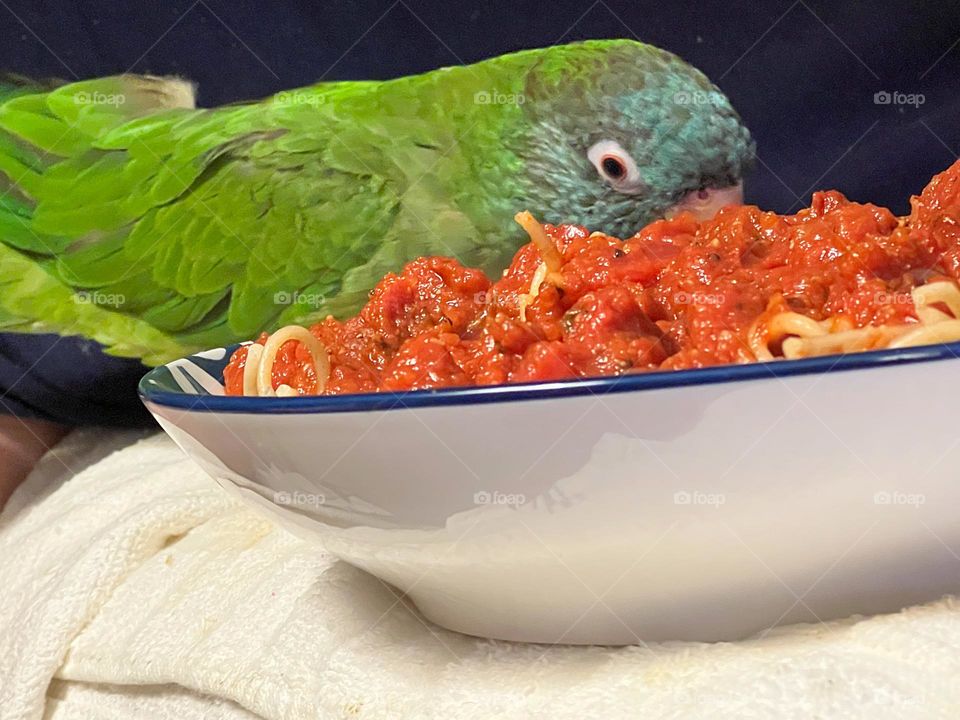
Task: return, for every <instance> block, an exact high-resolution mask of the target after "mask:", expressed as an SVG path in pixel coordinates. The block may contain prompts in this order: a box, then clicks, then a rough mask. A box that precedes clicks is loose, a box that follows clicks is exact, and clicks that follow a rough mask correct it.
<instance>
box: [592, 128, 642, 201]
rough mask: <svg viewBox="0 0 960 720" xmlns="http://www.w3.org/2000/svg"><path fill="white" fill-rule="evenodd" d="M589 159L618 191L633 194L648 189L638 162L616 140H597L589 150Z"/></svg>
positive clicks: (601, 175)
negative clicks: (638, 167) (641, 175)
mask: <svg viewBox="0 0 960 720" xmlns="http://www.w3.org/2000/svg"><path fill="white" fill-rule="evenodd" d="M587 159H589V160H590V162H592V163H593V166H594V167H595V168H596V169H597V173H599V175H600V177H602V178H603V179H604V180H606V181H607V182H608V183H609V184H610V187H612V188H613V189H614V190H616V191H617V192H622V193H625V194H627V195H633V194H636V193H641V192H643V191H644V190H645V189H646V185H645V184H644V182H643V178H642V177H640V171H639V170H638V169H637V164H636V163H635V162H634V161H633V158H632V157H630V153H628V152H627V151H626V150H624V149H623V147H621V145H620V143H618V142H617V141H616V140H600V141H598V142H595V143H594V144H593V145H591V146H590V149H589V150H587ZM618 168H619V170H617V169H618Z"/></svg>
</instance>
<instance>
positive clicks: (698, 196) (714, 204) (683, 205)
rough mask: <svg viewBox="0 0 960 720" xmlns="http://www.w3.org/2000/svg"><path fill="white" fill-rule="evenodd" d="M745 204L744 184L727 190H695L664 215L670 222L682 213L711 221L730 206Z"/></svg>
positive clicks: (738, 184)
mask: <svg viewBox="0 0 960 720" xmlns="http://www.w3.org/2000/svg"><path fill="white" fill-rule="evenodd" d="M742 204H743V183H742V182H741V183H737V184H736V185H731V186H730V187H725V188H704V189H702V190H693V191H691V192H688V193H687V194H686V195H684V196H683V199H682V200H680V202H678V203H677V204H676V205H674V206H673V207H672V208H670V209H669V210H667V212H666V213H664V217H666V218H667V219H668V220H669V219H670V218H672V217H674V216H676V215H679V214H680V213H682V212H689V213H693V215H694V216H695V217H696V218H697V220H700V221H703V220H710V219H711V218H712V217H713V216H714V215H716V214H717V213H718V212H719V211H720V210H721V209H722V208H725V207H727V206H728V205H742Z"/></svg>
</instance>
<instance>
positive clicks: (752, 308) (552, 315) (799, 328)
mask: <svg viewBox="0 0 960 720" xmlns="http://www.w3.org/2000/svg"><path fill="white" fill-rule="evenodd" d="M911 206H912V211H911V213H910V215H908V216H906V217H902V218H898V217H896V216H895V215H893V213H891V212H890V211H888V210H885V209H883V208H879V207H876V206H873V205H864V204H859V203H854V202H850V201H848V200H847V199H846V198H844V197H843V196H842V195H841V194H840V193H837V192H834V191H829V192H819V193H815V194H814V196H813V198H812V201H811V205H810V207H809V208H806V209H804V210H802V211H800V212H799V213H797V214H795V215H777V214H774V213H769V212H763V211H761V210H759V209H758V208H756V207H750V206H743V207H734V208H727V209H725V210H723V211H721V212H720V213H719V214H718V215H717V217H715V218H714V219H713V220H710V221H707V222H702V223H698V222H697V221H696V220H695V219H694V218H693V216H691V215H687V214H680V215H677V216H676V217H672V218H670V219H669V220H659V221H657V222H654V223H652V224H650V225H648V226H647V227H645V228H643V229H642V230H640V232H638V233H637V234H636V235H635V236H633V237H631V238H628V239H626V240H619V239H617V238H614V237H611V236H609V235H605V234H603V233H596V232H595V233H592V234H591V233H589V232H588V231H587V230H586V229H585V228H582V227H579V226H576V225H560V226H552V225H542V224H541V223H539V222H538V221H537V220H536V219H535V218H534V217H533V216H532V215H531V214H530V213H528V212H522V213H518V214H517V216H516V218H515V219H516V221H517V223H518V224H520V225H521V227H523V229H524V230H525V231H526V233H527V234H528V235H529V238H530V242H529V243H528V244H527V245H524V246H523V247H522V248H520V250H519V251H518V252H517V254H516V255H515V257H514V259H513V262H512V263H511V265H510V266H509V267H508V268H507V269H506V270H505V271H504V273H503V275H502V277H500V278H498V279H496V281H495V282H494V281H491V280H490V279H488V278H487V277H486V276H485V275H484V274H483V273H482V272H481V271H479V270H476V269H472V268H467V267H464V266H462V265H460V264H459V263H458V262H457V261H456V260H453V259H451V258H443V257H425V258H420V259H418V260H415V261H414V262H412V263H410V264H409V265H407V266H406V267H405V268H404V269H403V270H402V271H401V272H400V273H397V274H394V273H390V274H388V275H387V276H386V277H384V278H383V279H382V280H381V281H380V282H379V283H378V284H377V286H376V287H375V288H374V289H373V290H372V291H371V293H370V299H369V301H368V302H367V304H366V306H365V307H364V308H363V309H362V311H361V312H360V313H359V314H358V315H356V316H355V317H352V318H348V319H346V320H342V321H341V320H337V319H334V318H332V317H331V318H327V319H326V320H324V321H323V322H321V323H318V324H316V325H313V326H312V327H310V328H309V329H307V328H303V327H300V326H296V325H291V326H287V327H284V328H281V329H280V330H277V331H276V332H274V333H272V334H270V335H266V334H264V335H263V336H261V337H260V338H259V339H258V340H257V341H256V343H253V344H249V345H245V346H242V347H241V348H239V349H238V350H237V351H236V352H235V353H234V354H233V355H232V357H231V359H230V362H229V363H228V365H227V367H226V369H225V371H224V380H225V386H226V392H227V393H228V394H231V395H241V394H242V395H258V396H276V397H286V396H292V395H303V394H343V393H353V392H379V391H397V390H409V389H418V388H436V387H449V386H454V385H471V384H476V385H491V384H498V383H506V382H526V381H535V380H553V379H559V378H575V377H586V376H593V375H620V374H624V373H635V372H649V371H652V370H677V369H683V368H692V367H705V366H710V365H719V364H728V363H745V362H758V361H760V362H773V361H779V360H791V359H798V358H807V357H815V356H821V355H833V354H843V353H850V352H862V351H869V350H876V349H879V348H901V347H912V346H916V345H926V344H933V343H946V342H955V341H960V284H958V281H960V162H958V163H956V164H955V165H954V166H953V167H951V168H950V169H949V170H947V171H946V172H944V173H941V174H940V175H938V176H937V177H935V178H934V179H933V180H932V181H931V182H930V184H929V185H928V186H927V188H926V189H924V191H923V192H922V193H921V194H920V195H919V196H916V197H914V198H912V200H911Z"/></svg>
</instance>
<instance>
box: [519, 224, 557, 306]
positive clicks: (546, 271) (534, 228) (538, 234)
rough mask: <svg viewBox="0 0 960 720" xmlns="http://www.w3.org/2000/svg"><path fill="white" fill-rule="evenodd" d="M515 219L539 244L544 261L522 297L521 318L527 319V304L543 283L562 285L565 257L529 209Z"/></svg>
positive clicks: (534, 242)
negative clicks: (561, 272) (562, 268)
mask: <svg viewBox="0 0 960 720" xmlns="http://www.w3.org/2000/svg"><path fill="white" fill-rule="evenodd" d="M513 219H514V220H516V221H517V224H519V225H520V227H522V228H523V229H524V230H525V231H526V233H527V235H529V236H530V240H531V242H533V244H534V245H536V246H537V250H538V251H539V252H540V257H542V258H543V262H542V263H540V265H538V266H537V269H536V271H535V272H534V273H533V277H532V278H531V281H530V290H529V291H527V294H526V295H523V296H522V297H521V298H520V306H519V307H520V319H521V320H523V321H526V319H527V306H528V305H529V304H530V303H532V302H533V301H534V300H535V299H536V297H537V295H539V294H540V287H541V286H542V285H543V283H544V282H546V281H547V280H549V281H550V282H551V283H553V284H554V285H556V286H558V287H559V286H560V285H561V283H562V280H563V278H562V277H561V275H560V268H561V267H563V257H562V256H561V255H560V251H559V250H557V248H556V246H555V245H554V244H553V243H552V242H550V238H548V237H547V233H546V232H544V230H543V225H541V224H540V222H539V221H538V220H537V219H536V218H535V217H534V216H533V215H531V214H530V212H528V211H527V210H524V211H523V212H518V213H517V214H516V215H515V216H514V218H513Z"/></svg>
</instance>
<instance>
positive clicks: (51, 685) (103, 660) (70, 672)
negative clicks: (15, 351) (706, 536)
mask: <svg viewBox="0 0 960 720" xmlns="http://www.w3.org/2000/svg"><path fill="white" fill-rule="evenodd" d="M137 439H138V438H137V436H135V435H133V434H131V433H114V434H104V433H95V432H81V433H76V434H74V435H73V436H71V437H70V438H68V439H67V440H66V441H65V443H64V444H62V445H61V446H60V447H59V448H58V449H57V451H56V454H55V455H48V456H47V457H46V458H45V459H44V461H43V463H42V465H41V466H40V467H39V468H38V469H37V471H36V472H35V473H34V474H33V475H32V476H31V478H30V480H29V481H28V483H27V484H26V485H25V486H24V487H23V488H21V490H20V491H18V493H17V494H16V495H15V497H14V499H13V500H12V501H11V503H10V504H9V505H8V507H7V509H6V510H5V512H4V514H3V516H2V519H0V600H2V602H0V719H2V720H13V719H14V718H16V719H18V720H21V719H23V720H25V719H28V718H41V717H46V718H56V719H58V720H62V719H66V718H70V719H73V718H77V719H81V718H82V719H83V720H99V719H101V718H103V719H104V720H105V719H107V718H110V719H115V718H151V719H153V718H158V719H161V720H165V719H167V718H171V719H172V718H177V719H178V720H192V719H194V718H207V719H209V718H230V719H237V718H243V719H244V720H250V719H251V718H257V717H263V718H270V719H274V718H276V719H277V720H279V719H281V718H283V719H288V718H351V719H352V720H356V719H357V718H444V719H445V720H446V719H460V718H471V719H472V718H549V719H550V720H562V719H564V718H576V719H577V720H582V718H637V717H643V718H685V719H689V718H710V719H711V720H715V719H717V718H737V719H741V718H803V719H804V720H806V719H808V718H813V717H816V718H830V719H832V718H871V720H874V719H883V718H915V719H925V718H956V717H960V604H958V603H957V601H955V600H952V599H946V600H943V601H940V602H938V603H935V604H932V605H929V606H926V607H920V608H913V609H911V610H908V611H905V612H903V613H901V614H899V615H892V616H886V617H877V618H872V619H868V620H859V621H858V620H850V621H846V622H842V623H835V624H831V625H830V626H826V625H817V626H803V627H794V628H787V629H781V630H778V631H775V632H774V633H771V634H768V635H766V636H765V637H764V638H763V639H758V640H754V641H746V642H742V643H732V644H731V643H725V644H717V645H701V644H691V643H671V644H661V645H652V646H650V647H649V648H642V647H640V648H636V647H635V648H618V649H610V648H584V647H544V646H535V645H520V644H511V643H504V642H493V641H484V640H477V639H474V638H469V637H465V636H460V635H457V634H455V633H450V632H446V631H444V630H441V629H439V628H436V627H433V626H431V625H429V624H428V623H425V622H424V621H423V620H422V619H420V618H419V616H417V615H416V614H415V613H414V612H412V611H411V610H410V609H409V608H408V607H407V606H406V605H405V604H404V602H403V601H402V600H401V599H399V598H398V597H397V596H396V595H395V594H394V592H393V591H392V590H391V589H390V588H388V587H386V586H384V585H383V584H381V583H380V582H379V581H377V580H376V579H374V578H372V577H370V576H368V575H365V574H364V573H362V572H359V571H357V570H354V569H353V568H351V567H349V566H347V565H345V564H343V563H341V562H338V561H335V560H332V559H331V558H330V557H329V556H328V555H326V554H325V553H324V552H323V551H322V550H320V549H319V548H317V547H316V546H313V545H310V544H309V543H307V542H304V541H303V540H300V539H298V538H295V537H292V536H290V535H288V534H287V533H286V532H284V531H282V530H280V529H278V528H275V527H273V526H272V525H271V524H270V523H269V522H267V521H265V520H263V519H261V518H260V517H259V516H257V515H255V514H253V513H251V512H249V511H248V510H246V509H245V508H243V507H240V506H238V505H236V504H235V503H234V502H233V500H232V499H231V498H230V497H228V496H227V495H226V494H225V493H224V492H223V491H221V490H220V489H219V488H218V487H217V486H216V485H215V484H214V483H213V481H211V480H209V479H208V478H207V477H206V476H204V475H203V474H202V473H201V471H199V470H198V469H197V468H196V467H195V466H193V465H192V464H191V463H190V461H188V460H186V459H185V458H184V457H183V456H182V455H181V453H180V452H179V451H178V450H177V449H176V448H175V447H174V446H173V445H172V444H171V443H170V442H169V441H168V440H167V439H166V438H165V437H162V436H155V437H149V438H146V439H143V440H141V441H139V442H136V440H137ZM131 443H133V444H131ZM124 446H127V447H124ZM120 447H123V449H122V450H120V451H118V452H115V453H113V454H110V452H111V451H112V450H114V449H116V448H120ZM82 468H85V469H82ZM74 473H79V474H76V475H75V476H74ZM71 476H72V479H71ZM958 562H960V561H958Z"/></svg>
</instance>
